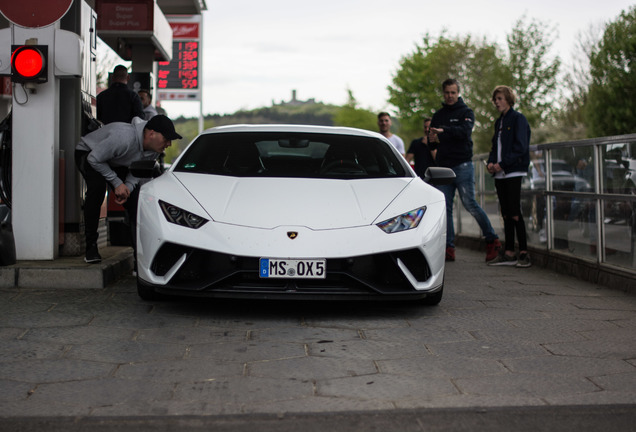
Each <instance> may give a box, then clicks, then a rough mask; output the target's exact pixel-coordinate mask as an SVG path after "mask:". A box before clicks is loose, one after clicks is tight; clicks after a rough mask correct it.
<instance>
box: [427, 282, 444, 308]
mask: <svg viewBox="0 0 636 432" xmlns="http://www.w3.org/2000/svg"><path fill="white" fill-rule="evenodd" d="M443 295H444V285H442V287H441V288H440V290H439V291H437V292H435V293H433V294H429V295H427V296H426V297H425V298H423V299H422V304H423V305H424V306H437V305H438V304H439V302H441V301H442V296H443Z"/></svg>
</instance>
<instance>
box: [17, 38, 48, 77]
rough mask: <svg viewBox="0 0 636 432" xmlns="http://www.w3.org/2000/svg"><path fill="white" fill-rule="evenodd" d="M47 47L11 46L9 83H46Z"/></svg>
mask: <svg viewBox="0 0 636 432" xmlns="http://www.w3.org/2000/svg"><path fill="white" fill-rule="evenodd" d="M47 57H48V47H47V46H46V45H22V46H13V47H12V53H11V81H13V82H18V83H28V82H35V83H45V82H47V81H48V76H47V75H48V68H47Z"/></svg>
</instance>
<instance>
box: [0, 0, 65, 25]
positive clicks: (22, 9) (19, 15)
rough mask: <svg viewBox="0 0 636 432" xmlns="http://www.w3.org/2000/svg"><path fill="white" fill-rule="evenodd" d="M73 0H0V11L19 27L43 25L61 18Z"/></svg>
mask: <svg viewBox="0 0 636 432" xmlns="http://www.w3.org/2000/svg"><path fill="white" fill-rule="evenodd" d="M72 4H73V0H18V1H16V0H0V12H2V15H4V16H5V17H6V18H7V19H8V20H9V21H11V22H12V23H13V24H16V25H19V26H21V27H31V28H35V27H45V26H48V25H51V24H53V23H54V22H56V21H57V20H59V19H60V18H62V17H63V16H64V15H65V14H66V12H68V10H69V8H70V7H71V5H72Z"/></svg>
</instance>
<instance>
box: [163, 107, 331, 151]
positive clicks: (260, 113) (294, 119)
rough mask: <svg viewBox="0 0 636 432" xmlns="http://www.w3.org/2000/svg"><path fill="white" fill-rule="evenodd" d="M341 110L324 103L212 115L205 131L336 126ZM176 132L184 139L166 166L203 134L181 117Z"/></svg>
mask: <svg viewBox="0 0 636 432" xmlns="http://www.w3.org/2000/svg"><path fill="white" fill-rule="evenodd" d="M340 109H341V108H340V107H338V106H335V105H327V104H323V103H304V104H303V103H301V104H281V105H274V106H271V107H264V108H257V109H255V110H250V111H237V112H236V113H234V114H226V115H219V114H214V115H208V116H206V117H205V118H204V121H203V129H209V128H211V127H216V126H224V125H230V124H313V125H323V126H333V124H334V120H333V119H334V117H335V116H336V114H337V113H338V111H339V110H340ZM174 124H175V129H176V130H177V132H178V133H179V135H181V136H182V137H183V139H181V140H178V141H173V143H172V146H171V147H169V148H168V149H167V150H166V159H165V160H166V162H167V163H171V162H172V161H173V160H174V159H175V158H176V157H177V156H178V155H179V154H180V153H181V151H183V149H185V148H186V147H187V145H188V144H190V142H191V141H192V140H193V139H194V138H195V137H196V136H197V135H198V134H199V121H198V119H191V118H183V117H179V118H177V119H174Z"/></svg>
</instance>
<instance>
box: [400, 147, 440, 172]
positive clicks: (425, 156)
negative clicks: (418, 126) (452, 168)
mask: <svg viewBox="0 0 636 432" xmlns="http://www.w3.org/2000/svg"><path fill="white" fill-rule="evenodd" d="M423 140H424V137H420V138H417V139H414V140H413V141H411V145H410V146H409V149H408V151H407V152H406V153H412V154H413V160H414V162H415V174H417V175H418V176H420V177H421V178H424V175H425V174H426V170H427V169H428V167H432V166H436V165H437V164H436V163H435V159H433V155H432V154H431V148H430V147H429V145H428V144H424V142H423Z"/></svg>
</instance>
